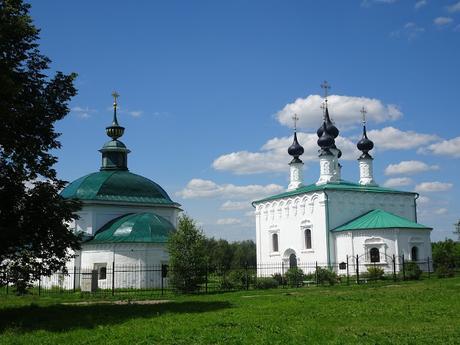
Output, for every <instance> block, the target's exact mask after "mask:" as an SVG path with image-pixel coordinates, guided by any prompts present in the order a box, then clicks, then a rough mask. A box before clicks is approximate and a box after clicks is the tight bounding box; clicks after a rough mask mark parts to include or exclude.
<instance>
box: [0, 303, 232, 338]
mask: <svg viewBox="0 0 460 345" xmlns="http://www.w3.org/2000/svg"><path fill="white" fill-rule="evenodd" d="M230 307H231V304H230V303H229V302H218V301H214V302H201V301H192V302H169V303H164V304H154V305H140V304H131V305H113V304H95V305H52V306H33V305H32V306H27V307H20V308H8V309H3V310H0V332H1V333H3V332H4V331H5V330H8V329H9V330H12V331H15V332H30V331H35V330H46V331H50V332H64V331H68V330H71V329H78V328H86V329H91V328H95V327H98V326H105V325H115V324H118V323H122V322H124V321H127V320H130V319H135V318H153V317H160V316H162V315H165V314H178V313H206V312H212V311H217V310H221V309H225V308H230Z"/></svg>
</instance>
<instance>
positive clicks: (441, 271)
mask: <svg viewBox="0 0 460 345" xmlns="http://www.w3.org/2000/svg"><path fill="white" fill-rule="evenodd" d="M436 275H437V276H438V278H452V277H453V276H454V275H455V270H454V269H453V268H452V267H450V266H448V265H440V266H438V267H437V268H436Z"/></svg>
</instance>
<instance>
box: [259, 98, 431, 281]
mask: <svg viewBox="0 0 460 345" xmlns="http://www.w3.org/2000/svg"><path fill="white" fill-rule="evenodd" d="M362 112H363V133H362V138H361V140H360V141H359V142H358V143H357V147H358V149H359V150H360V151H361V152H362V154H361V155H360V156H359V157H357V158H358V166H359V172H360V178H359V181H358V182H349V181H344V180H343V179H342V178H341V165H340V163H339V161H340V157H341V155H342V152H341V151H340V149H339V148H337V146H336V145H335V139H336V138H337V136H338V135H339V130H338V129H337V128H336V126H335V125H334V124H333V123H332V121H331V118H330V115H329V109H328V106H327V97H326V101H325V109H324V114H323V123H322V125H321V127H320V128H319V129H318V131H317V135H318V146H319V165H320V175H319V178H318V180H317V181H316V182H315V183H312V184H308V185H304V184H303V179H302V167H303V162H302V161H301V159H300V157H301V155H302V154H303V152H304V149H303V147H302V146H301V145H300V144H299V142H298V140H297V133H296V131H295V132H294V140H293V143H292V145H291V146H290V147H289V149H288V153H289V155H291V156H292V160H291V162H290V163H289V166H290V183H289V186H288V188H287V191H286V192H284V193H281V194H277V195H273V196H270V197H267V198H265V199H261V200H257V201H254V202H253V206H254V207H255V218H256V245H257V262H258V263H263V264H268V265H270V264H273V265H275V264H279V263H282V264H283V267H286V268H289V267H295V266H299V267H303V266H302V265H303V264H305V265H309V267H310V268H311V267H313V270H314V265H315V263H318V265H322V266H326V265H327V266H329V267H333V268H334V270H336V271H337V272H338V273H339V274H340V273H346V271H345V270H346V268H345V265H343V264H342V265H339V263H343V262H346V261H348V260H351V261H350V263H352V262H354V260H355V259H356V258H357V257H358V258H359V262H360V265H361V264H363V265H364V268H365V267H366V266H371V265H372V266H378V267H381V268H382V269H384V270H385V271H387V272H390V271H391V270H392V269H393V258H396V260H399V261H400V260H401V258H402V257H403V255H404V257H405V260H406V261H408V260H412V261H420V260H423V259H426V258H427V257H431V241H430V232H431V230H432V229H431V228H430V227H427V226H424V225H422V224H419V223H418V222H417V198H418V194H417V193H414V192H406V191H399V190H394V189H390V188H384V187H380V186H379V185H378V184H377V183H376V182H375V181H374V178H373V164H372V163H373V157H372V156H371V155H370V153H369V152H370V151H371V150H372V149H373V146H374V144H373V142H372V141H371V140H370V139H369V138H368V136H367V132H366V123H365V110H364V109H363V111H362ZM312 265H313V266H312ZM304 267H306V266H304ZM361 269H362V268H361ZM264 272H265V273H261V272H259V274H260V275H264V274H273V273H274V272H271V271H270V270H268V271H267V270H264Z"/></svg>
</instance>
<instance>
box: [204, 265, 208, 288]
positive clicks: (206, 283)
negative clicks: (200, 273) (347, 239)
mask: <svg viewBox="0 0 460 345" xmlns="http://www.w3.org/2000/svg"><path fill="white" fill-rule="evenodd" d="M204 284H205V285H204V289H205V293H208V263H207V262H206V281H205V283H204Z"/></svg>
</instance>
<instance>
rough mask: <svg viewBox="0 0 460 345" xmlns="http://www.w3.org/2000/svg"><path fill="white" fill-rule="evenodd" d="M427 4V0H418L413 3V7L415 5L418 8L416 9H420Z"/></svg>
mask: <svg viewBox="0 0 460 345" xmlns="http://www.w3.org/2000/svg"><path fill="white" fill-rule="evenodd" d="M427 4H428V1H427V0H418V1H417V2H416V3H415V5H414V7H415V9H416V10H418V9H420V8H422V7H424V6H426V5H427Z"/></svg>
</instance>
